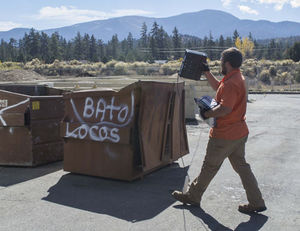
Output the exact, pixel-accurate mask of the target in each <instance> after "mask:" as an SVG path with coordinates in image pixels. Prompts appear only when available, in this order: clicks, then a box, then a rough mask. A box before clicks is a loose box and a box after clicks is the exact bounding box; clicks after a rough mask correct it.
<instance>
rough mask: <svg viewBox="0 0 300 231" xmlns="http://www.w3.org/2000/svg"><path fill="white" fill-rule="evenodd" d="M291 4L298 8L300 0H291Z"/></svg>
mask: <svg viewBox="0 0 300 231" xmlns="http://www.w3.org/2000/svg"><path fill="white" fill-rule="evenodd" d="M291 6H292V7H293V8H298V7H300V0H291Z"/></svg>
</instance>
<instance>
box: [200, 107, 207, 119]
mask: <svg viewBox="0 0 300 231" xmlns="http://www.w3.org/2000/svg"><path fill="white" fill-rule="evenodd" d="M208 111H209V110H203V109H201V108H200V116H201V117H202V119H204V120H206V119H208V117H207V116H206V115H205V114H206V113H207V112H208Z"/></svg>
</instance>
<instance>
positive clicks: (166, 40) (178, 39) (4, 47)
mask: <svg viewBox="0 0 300 231" xmlns="http://www.w3.org/2000/svg"><path fill="white" fill-rule="evenodd" d="M246 43H247V44H246ZM243 44H244V46H243ZM249 44H250V45H249ZM237 45H238V46H240V47H248V48H249V47H250V51H249V50H247V51H246V53H245V55H246V56H247V57H251V58H257V59H269V60H280V59H285V58H291V57H292V54H293V55H294V54H295V50H293V47H292V48H290V47H291V45H290V43H288V42H287V41H286V40H275V39H271V40H269V41H268V42H267V43H266V42H265V41H263V42H262V41H260V42H259V41H256V40H255V39H253V38H252V35H251V33H249V36H248V37H247V38H246V39H245V38H241V36H240V35H239V33H238V31H237V30H235V31H234V33H233V35H232V36H231V37H230V36H228V37H224V36H222V35H221V36H220V37H219V38H214V37H213V35H212V33H209V35H208V36H205V37H204V38H198V37H196V36H190V35H182V34H180V33H179V31H178V29H177V28H176V27H174V29H173V31H172V34H171V35H169V34H168V33H167V32H166V31H165V30H164V28H163V27H162V26H159V25H158V24H157V23H156V22H154V23H153V25H152V27H151V28H150V30H148V28H147V25H146V23H143V25H142V26H141V30H140V38H139V39H135V38H133V35H132V33H128V36H127V38H125V39H123V40H119V38H118V35H117V34H115V35H113V36H112V38H111V40H109V41H108V42H106V43H104V42H103V40H101V39H96V38H95V37H94V35H89V34H84V35H81V34H80V33H79V32H78V33H77V35H76V36H75V37H74V38H73V39H71V40H68V41H67V40H66V39H65V38H63V37H62V36H61V35H59V33H58V32H55V33H53V34H51V35H48V34H46V33H44V32H39V31H36V30H34V29H33V28H32V29H31V30H30V32H29V33H28V34H27V33H25V35H24V37H23V38H22V39H20V40H18V41H17V40H16V39H14V38H11V39H10V40H9V41H8V42H6V41H4V40H3V39H2V40H1V43H0V61H1V62H6V61H13V62H24V63H25V62H28V61H31V60H32V59H34V58H38V59H39V60H41V61H43V62H45V63H52V62H53V61H54V60H56V59H58V60H65V61H68V60H87V61H90V62H99V61H101V62H104V63H106V62H108V61H110V60H112V59H115V60H119V61H126V62H133V61H147V62H153V61H154V60H174V59H179V58H181V57H183V55H184V51H185V49H193V50H199V51H203V52H206V53H207V54H208V57H209V58H210V59H211V60H215V59H219V58H220V53H221V52H222V51H223V50H224V49H226V48H228V47H232V46H237ZM295 47H296V48H297V47H298V46H295ZM296 54H297V52H296ZM294 56H295V55H294Z"/></svg>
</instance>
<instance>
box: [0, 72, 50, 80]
mask: <svg viewBox="0 0 300 231" xmlns="http://www.w3.org/2000/svg"><path fill="white" fill-rule="evenodd" d="M34 80H46V78H45V77H44V76H42V75H40V74H38V73H36V72H34V71H30V70H21V69H15V70H0V82H10V81H11V82H17V81H34Z"/></svg>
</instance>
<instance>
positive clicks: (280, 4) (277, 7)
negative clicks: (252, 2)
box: [258, 0, 300, 11]
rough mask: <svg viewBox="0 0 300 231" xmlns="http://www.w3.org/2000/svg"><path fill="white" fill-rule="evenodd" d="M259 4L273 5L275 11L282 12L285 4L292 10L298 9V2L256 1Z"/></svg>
mask: <svg viewBox="0 0 300 231" xmlns="http://www.w3.org/2000/svg"><path fill="white" fill-rule="evenodd" d="M258 2H259V3H261V4H272V5H275V6H274V8H275V10H278V11H279V10H282V8H283V6H284V5H285V4H289V5H291V6H292V7H293V8H298V7H300V0H258Z"/></svg>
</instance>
